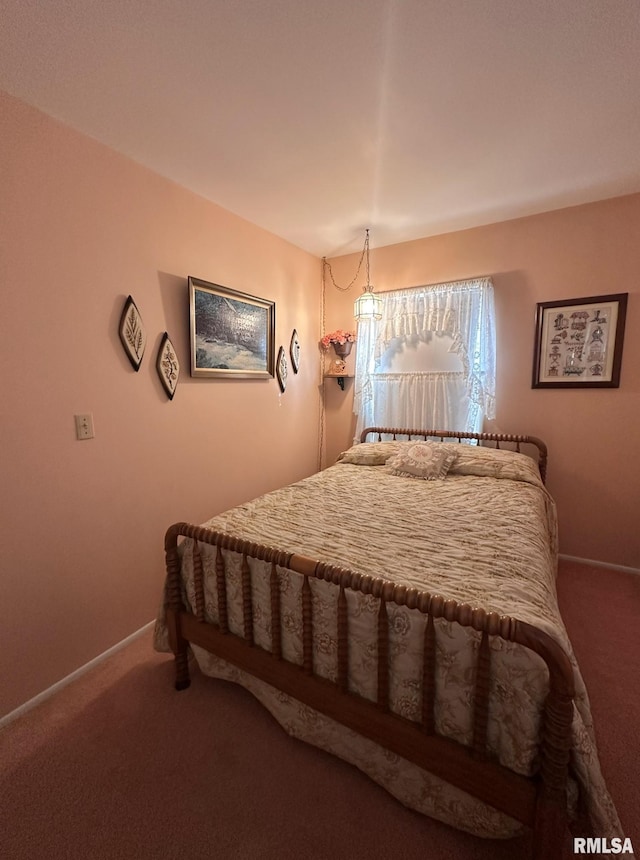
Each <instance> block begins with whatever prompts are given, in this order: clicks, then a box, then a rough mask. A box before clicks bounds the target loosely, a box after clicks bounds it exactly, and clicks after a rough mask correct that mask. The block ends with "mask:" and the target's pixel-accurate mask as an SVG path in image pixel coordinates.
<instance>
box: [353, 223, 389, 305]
mask: <svg viewBox="0 0 640 860" xmlns="http://www.w3.org/2000/svg"><path fill="white" fill-rule="evenodd" d="M364 253H365V257H366V261H367V286H366V287H365V288H364V291H363V293H362V295H361V296H360V297H359V298H357V299H356V301H355V304H354V306H353V315H354V316H355V318H356V319H357V321H358V322H361V321H362V320H379V319H381V318H382V299H381V298H380V296H376V294H375V293H374V292H373V287H372V286H371V283H370V281H371V272H370V267H369V230H368V229H367V235H366V238H365V240H364Z"/></svg>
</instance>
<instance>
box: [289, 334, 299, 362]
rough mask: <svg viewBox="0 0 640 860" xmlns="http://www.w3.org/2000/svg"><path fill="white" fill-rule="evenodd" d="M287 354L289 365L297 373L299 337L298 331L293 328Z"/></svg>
mask: <svg viewBox="0 0 640 860" xmlns="http://www.w3.org/2000/svg"><path fill="white" fill-rule="evenodd" d="M289 355H290V356H291V367H292V368H293V372H294V373H297V372H298V369H299V367H300V338H299V337H298V332H297V331H296V330H295V329H294V330H293V333H292V335H291V343H290V345H289Z"/></svg>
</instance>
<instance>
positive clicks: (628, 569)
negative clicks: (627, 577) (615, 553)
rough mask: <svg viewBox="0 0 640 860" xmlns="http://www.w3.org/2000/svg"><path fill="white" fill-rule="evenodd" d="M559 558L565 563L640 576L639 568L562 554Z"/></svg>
mask: <svg viewBox="0 0 640 860" xmlns="http://www.w3.org/2000/svg"><path fill="white" fill-rule="evenodd" d="M558 558H563V559H565V561H575V562H577V563H578V564H588V565H590V566H591V567H606V568H608V569H609V570H622V571H624V573H635V574H638V575H640V568H639V567H626V566H625V565H624V564H609V563H608V562H606V561H593V559H591V558H577V557H576V556H575V555H564V553H560V554H559V556H558Z"/></svg>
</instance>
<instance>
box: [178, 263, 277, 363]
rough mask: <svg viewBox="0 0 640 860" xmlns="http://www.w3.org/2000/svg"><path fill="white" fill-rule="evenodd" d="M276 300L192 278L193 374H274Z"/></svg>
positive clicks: (190, 286) (190, 285)
mask: <svg viewBox="0 0 640 860" xmlns="http://www.w3.org/2000/svg"><path fill="white" fill-rule="evenodd" d="M275 308H276V305H275V302H272V301H268V300H267V299H259V298H257V297H256V296H251V295H249V294H248V293H239V292H237V291H236V290H230V289H228V288H227V287H222V286H220V285H219V284H211V283H209V282H208V281H201V280H199V279H198V278H192V277H190V278H189V311H190V322H191V376H210V377H227V378H234V379H263V378H264V379H266V378H269V377H273V375H274V337H275V321H276V313H275Z"/></svg>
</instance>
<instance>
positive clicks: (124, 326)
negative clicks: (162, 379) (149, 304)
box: [118, 296, 147, 371]
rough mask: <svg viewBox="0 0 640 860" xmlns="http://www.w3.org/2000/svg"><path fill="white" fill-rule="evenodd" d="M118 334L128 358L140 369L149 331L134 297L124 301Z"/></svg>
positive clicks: (133, 365)
mask: <svg viewBox="0 0 640 860" xmlns="http://www.w3.org/2000/svg"><path fill="white" fill-rule="evenodd" d="M118 334H119V335H120V340H121V342H122V346H123V347H124V351H125V353H126V354H127V358H128V359H129V361H130V362H131V366H132V367H133V369H134V370H135V371H138V370H140V363H141V361H142V356H143V355H144V349H145V346H146V345H147V333H146V331H145V327H144V324H143V322H142V317H141V316H140V311H139V310H138V308H137V306H136V303H135V302H134V300H133V298H132V297H131V296H129V297H128V298H127V300H126V302H125V303H124V307H123V309H122V314H121V316H120V325H119V326H118Z"/></svg>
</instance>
